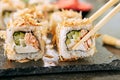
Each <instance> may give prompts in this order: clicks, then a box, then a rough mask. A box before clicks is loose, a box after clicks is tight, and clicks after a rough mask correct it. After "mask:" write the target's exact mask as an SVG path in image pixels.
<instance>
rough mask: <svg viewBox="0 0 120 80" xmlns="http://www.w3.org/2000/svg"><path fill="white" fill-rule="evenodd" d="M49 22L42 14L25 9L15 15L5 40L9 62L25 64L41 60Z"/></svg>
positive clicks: (34, 10)
mask: <svg viewBox="0 0 120 80" xmlns="http://www.w3.org/2000/svg"><path fill="white" fill-rule="evenodd" d="M47 24H48V22H47V20H45V19H44V15H43V14H42V12H40V11H39V10H37V9H36V8H33V9H23V10H20V11H17V12H16V13H14V16H13V18H12V20H11V21H10V23H9V24H8V27H7V30H6V39H5V45H4V49H5V55H6V56H7V58H8V59H9V60H16V61H19V62H25V61H28V60H35V61H36V60H38V59H41V58H42V56H43V54H44V48H45V47H44V46H45V43H44V40H43V39H42V37H43V36H46V32H47V27H48V25H47Z"/></svg>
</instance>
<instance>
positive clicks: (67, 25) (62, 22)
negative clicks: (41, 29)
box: [51, 10, 95, 61]
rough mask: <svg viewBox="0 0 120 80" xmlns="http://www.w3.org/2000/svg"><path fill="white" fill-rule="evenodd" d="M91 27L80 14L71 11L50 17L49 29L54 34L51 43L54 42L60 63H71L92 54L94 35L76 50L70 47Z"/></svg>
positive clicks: (89, 22) (88, 21) (87, 20)
mask: <svg viewBox="0 0 120 80" xmlns="http://www.w3.org/2000/svg"><path fill="white" fill-rule="evenodd" d="M56 25H57V26H56ZM92 27H93V26H92V23H91V21H90V20H89V19H82V15H81V13H77V12H74V11H72V10H70V11H62V12H56V13H53V15H52V16H51V29H53V30H52V32H55V34H56V35H55V36H54V38H55V40H53V41H56V44H57V48H58V52H59V57H60V61H73V60H77V59H79V58H83V57H88V56H92V55H93V54H94V52H95V37H94V35H92V36H91V37H90V38H89V39H88V40H87V41H85V42H84V43H82V44H81V45H79V47H78V48H77V49H75V50H71V48H72V46H74V45H75V44H76V43H77V42H78V41H79V40H80V39H82V38H83V37H84V36H85V35H86V34H87V33H88V32H89V31H90V30H91V29H92ZM55 28H56V29H55ZM53 34H54V33H53Z"/></svg>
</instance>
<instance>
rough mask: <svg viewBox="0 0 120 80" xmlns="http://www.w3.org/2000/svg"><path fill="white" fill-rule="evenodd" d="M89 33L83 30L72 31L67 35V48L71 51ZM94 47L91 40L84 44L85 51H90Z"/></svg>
mask: <svg viewBox="0 0 120 80" xmlns="http://www.w3.org/2000/svg"><path fill="white" fill-rule="evenodd" d="M87 33H88V30H85V29H82V30H72V31H70V32H68V33H67V34H66V41H65V44H66V46H67V49H68V50H71V48H72V47H73V46H74V45H75V44H76V43H77V42H78V41H80V40H81V39H82V38H83V37H84V36H85V35H86V34H87ZM91 45H92V40H91V38H89V39H88V40H87V41H85V42H84V43H83V47H84V50H88V49H89V48H90V47H91Z"/></svg>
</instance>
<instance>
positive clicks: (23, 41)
mask: <svg viewBox="0 0 120 80" xmlns="http://www.w3.org/2000/svg"><path fill="white" fill-rule="evenodd" d="M13 39H14V42H15V45H16V48H15V49H16V51H18V50H17V49H18V48H20V47H21V48H22V49H23V48H24V49H25V48H26V49H27V50H26V51H20V50H19V51H18V53H19V52H20V53H24V52H25V53H26V52H27V51H28V50H29V49H31V50H32V49H33V50H32V51H30V50H29V51H28V52H36V51H38V50H39V42H38V40H37V39H36V37H35V36H34V35H33V34H32V33H31V32H22V31H18V32H15V33H14V34H13Z"/></svg>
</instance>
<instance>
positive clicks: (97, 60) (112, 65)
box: [0, 39, 120, 76]
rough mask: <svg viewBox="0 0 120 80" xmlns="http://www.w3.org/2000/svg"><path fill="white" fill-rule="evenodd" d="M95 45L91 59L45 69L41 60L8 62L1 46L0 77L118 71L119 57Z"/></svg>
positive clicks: (100, 45)
mask: <svg viewBox="0 0 120 80" xmlns="http://www.w3.org/2000/svg"><path fill="white" fill-rule="evenodd" d="M1 42H2V41H1ZM0 44H2V43H0ZM96 44H97V50H98V51H97V53H95V55H94V56H93V57H89V58H85V59H80V60H78V61H74V62H58V64H56V65H55V66H47V67H45V65H44V62H43V61H42V60H39V61H36V62H34V61H30V62H27V63H18V62H10V61H8V60H7V59H6V58H5V56H4V54H3V51H4V50H3V46H2V45H1V46H0V76H15V75H32V74H48V73H63V72H64V73H65V72H82V71H106V70H120V56H118V55H115V54H112V53H111V52H110V51H108V50H107V49H106V48H105V46H103V45H102V43H101V40H100V39H98V40H97V42H96Z"/></svg>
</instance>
